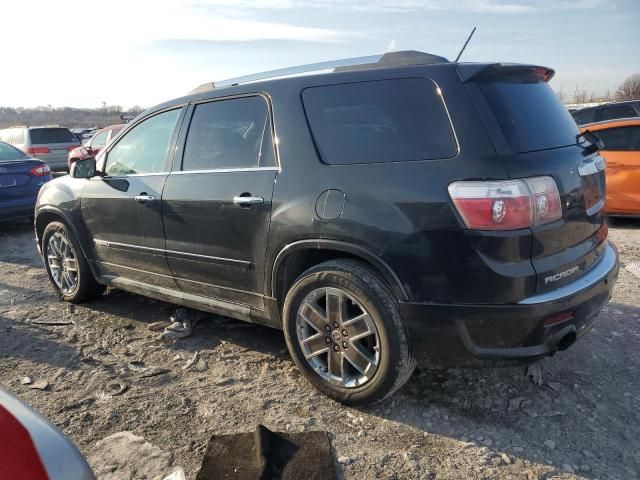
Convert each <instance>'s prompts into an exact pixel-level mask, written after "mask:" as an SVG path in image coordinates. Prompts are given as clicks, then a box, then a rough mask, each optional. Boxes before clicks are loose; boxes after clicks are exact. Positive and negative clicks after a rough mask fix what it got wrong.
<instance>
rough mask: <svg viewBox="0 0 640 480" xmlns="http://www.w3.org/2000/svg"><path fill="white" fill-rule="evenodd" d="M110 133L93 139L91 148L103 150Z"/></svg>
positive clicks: (102, 133)
mask: <svg viewBox="0 0 640 480" xmlns="http://www.w3.org/2000/svg"><path fill="white" fill-rule="evenodd" d="M108 135H109V132H108V131H106V132H101V133H99V134H98V135H96V136H95V137H93V138H92V139H91V148H102V147H104V146H105V145H106V144H107V136H108Z"/></svg>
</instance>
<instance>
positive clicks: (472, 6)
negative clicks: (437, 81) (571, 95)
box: [194, 0, 605, 14]
mask: <svg viewBox="0 0 640 480" xmlns="http://www.w3.org/2000/svg"><path fill="white" fill-rule="evenodd" d="M604 2H605V0H457V1H455V2H447V1H443V0H350V1H346V2H345V1H343V0H201V1H200V2H197V3H195V4H194V6H197V7H199V8H204V9H214V8H222V9H226V8H232V9H234V11H235V12H236V13H238V12H246V11H256V10H287V9H306V10H309V9H318V10H330V11H363V12H386V13H409V12H421V11H450V10H452V11H466V12H474V13H483V12H484V13H506V14H508V13H532V12H537V11H544V10H565V9H580V10H584V9H591V8H595V7H597V6H600V5H601V4H603V3H604Z"/></svg>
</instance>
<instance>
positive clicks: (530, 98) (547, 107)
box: [479, 76, 579, 153]
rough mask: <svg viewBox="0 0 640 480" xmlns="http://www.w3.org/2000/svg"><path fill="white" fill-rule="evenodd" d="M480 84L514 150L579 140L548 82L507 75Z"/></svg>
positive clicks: (566, 113) (549, 146)
mask: <svg viewBox="0 0 640 480" xmlns="http://www.w3.org/2000/svg"><path fill="white" fill-rule="evenodd" d="M479 85H480V90H482V93H483V94H484V97H485V98H486V100H487V103H488V104H489V107H490V108H491V110H492V111H493V114H494V116H495V118H496V120H497V122H498V124H499V125H500V127H501V129H502V132H503V133H504V136H505V138H506V140H507V143H508V144H509V147H510V148H511V150H513V151H514V152H516V153H522V152H531V151H535V150H545V149H549V148H556V147H563V146H566V145H574V144H575V143H576V135H578V133H579V132H578V127H577V125H576V122H575V121H574V120H573V117H572V116H571V114H570V113H569V111H568V110H567V109H566V107H565V106H564V105H562V103H561V102H560V100H559V99H558V97H557V96H556V94H555V93H554V91H553V90H552V89H551V87H550V86H549V85H548V84H547V82H545V81H540V80H531V81H526V79H523V77H521V76H517V77H509V76H505V77H504V78H503V77H497V78H495V77H494V78H492V79H491V80H490V81H484V82H480V83H479Z"/></svg>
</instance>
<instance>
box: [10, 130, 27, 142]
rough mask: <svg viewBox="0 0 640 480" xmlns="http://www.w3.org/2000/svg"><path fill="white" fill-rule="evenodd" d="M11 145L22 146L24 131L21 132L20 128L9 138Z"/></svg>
mask: <svg viewBox="0 0 640 480" xmlns="http://www.w3.org/2000/svg"><path fill="white" fill-rule="evenodd" d="M11 143H13V144H16V145H24V130H22V129H21V128H20V129H18V130H14V132H13V135H12V137H11Z"/></svg>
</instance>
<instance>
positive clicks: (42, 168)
mask: <svg viewBox="0 0 640 480" xmlns="http://www.w3.org/2000/svg"><path fill="white" fill-rule="evenodd" d="M30 172H31V175H33V176H34V177H45V176H47V175H49V174H50V173H51V169H50V168H49V165H38V166H37V167H33V168H32V169H31V171H30Z"/></svg>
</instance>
